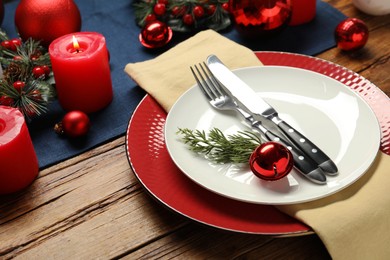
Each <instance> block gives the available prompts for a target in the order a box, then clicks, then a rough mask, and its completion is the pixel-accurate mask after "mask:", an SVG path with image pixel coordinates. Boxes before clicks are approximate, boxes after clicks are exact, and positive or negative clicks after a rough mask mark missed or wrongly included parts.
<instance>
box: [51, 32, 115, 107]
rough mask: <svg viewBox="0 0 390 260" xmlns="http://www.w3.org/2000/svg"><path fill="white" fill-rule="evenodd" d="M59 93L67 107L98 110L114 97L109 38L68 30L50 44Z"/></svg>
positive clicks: (97, 34)
mask: <svg viewBox="0 0 390 260" xmlns="http://www.w3.org/2000/svg"><path fill="white" fill-rule="evenodd" d="M49 53H50V59H51V63H52V69H53V73H54V79H55V82H56V89H57V96H58V100H59V102H60V104H61V106H62V107H63V108H64V109H65V110H67V111H71V110H80V111H83V112H85V113H91V112H96V111H98V110H100V109H102V108H104V107H106V106H107V105H108V104H109V103H110V102H111V100H112V97H113V93H112V83H111V73H110V65H109V61H108V51H107V47H106V40H105V38H104V37H103V35H101V34H99V33H95V32H80V33H75V34H67V35H64V36H62V37H59V38H57V39H55V40H54V41H53V42H52V43H51V44H50V46H49Z"/></svg>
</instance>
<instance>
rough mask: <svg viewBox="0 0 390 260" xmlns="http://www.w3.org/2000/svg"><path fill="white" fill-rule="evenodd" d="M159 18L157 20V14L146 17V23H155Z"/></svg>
mask: <svg viewBox="0 0 390 260" xmlns="http://www.w3.org/2000/svg"><path fill="white" fill-rule="evenodd" d="M156 20H157V18H156V15H155V14H148V15H147V16H146V17H145V22H146V23H150V22H153V21H156Z"/></svg>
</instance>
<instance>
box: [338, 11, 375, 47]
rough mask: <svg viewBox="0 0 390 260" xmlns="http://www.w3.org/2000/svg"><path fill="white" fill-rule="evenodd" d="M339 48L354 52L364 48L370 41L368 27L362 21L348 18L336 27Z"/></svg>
mask: <svg viewBox="0 0 390 260" xmlns="http://www.w3.org/2000/svg"><path fill="white" fill-rule="evenodd" d="M335 39H336V42H337V47H338V48H340V49H341V50H344V51H354V50H358V49H361V48H363V47H364V45H366V43H367V40H368V28H367V25H366V24H365V23H364V22H363V21H362V20H360V19H357V18H347V19H345V20H344V21H342V22H341V23H339V24H338V25H337V27H336V31H335Z"/></svg>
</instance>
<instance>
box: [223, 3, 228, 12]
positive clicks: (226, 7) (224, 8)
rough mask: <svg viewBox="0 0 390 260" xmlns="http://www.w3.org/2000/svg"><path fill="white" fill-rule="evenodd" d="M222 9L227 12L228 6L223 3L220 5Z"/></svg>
mask: <svg viewBox="0 0 390 260" xmlns="http://www.w3.org/2000/svg"><path fill="white" fill-rule="evenodd" d="M222 9H223V10H225V11H229V4H228V3H223V4H222Z"/></svg>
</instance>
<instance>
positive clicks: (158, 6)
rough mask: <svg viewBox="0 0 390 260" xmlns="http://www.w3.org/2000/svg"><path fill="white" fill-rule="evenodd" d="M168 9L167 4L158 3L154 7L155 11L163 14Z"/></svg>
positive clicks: (157, 13)
mask: <svg viewBox="0 0 390 260" xmlns="http://www.w3.org/2000/svg"><path fill="white" fill-rule="evenodd" d="M166 9H167V8H166V6H165V4H161V3H157V4H155V5H154V7H153V12H154V13H155V14H156V15H163V14H165V11H166Z"/></svg>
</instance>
